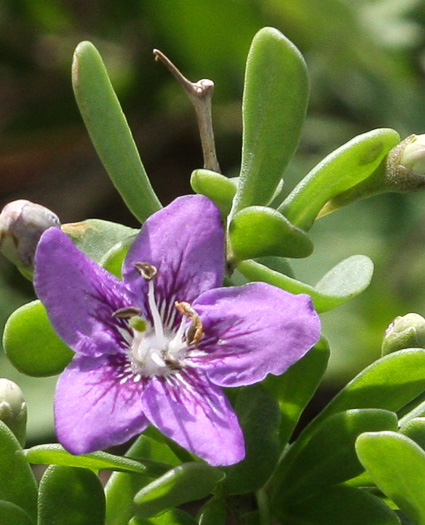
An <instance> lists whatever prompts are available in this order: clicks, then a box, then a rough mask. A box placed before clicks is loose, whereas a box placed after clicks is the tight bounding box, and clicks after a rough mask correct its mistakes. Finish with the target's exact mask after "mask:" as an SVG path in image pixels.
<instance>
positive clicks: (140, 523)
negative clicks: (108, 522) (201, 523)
mask: <svg viewBox="0 0 425 525" xmlns="http://www.w3.org/2000/svg"><path fill="white" fill-rule="evenodd" d="M120 523H123V522H120ZM196 523H197V522H196V520H195V519H194V518H192V516H191V515H190V514H188V513H187V512H184V511H183V510H180V509H171V510H169V511H166V512H164V513H163V514H161V516H157V517H155V518H140V517H138V516H135V517H134V518H133V519H131V520H130V521H129V522H128V525H196ZM217 525H218V524H217Z"/></svg>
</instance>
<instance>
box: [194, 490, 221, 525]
mask: <svg viewBox="0 0 425 525" xmlns="http://www.w3.org/2000/svg"><path fill="white" fill-rule="evenodd" d="M226 516H227V509H226V503H225V501H224V500H223V499H222V498H220V497H218V496H216V497H214V498H211V499H210V500H208V501H207V502H206V503H205V505H203V507H202V508H201V510H200V511H199V513H198V524H199V525H226Z"/></svg>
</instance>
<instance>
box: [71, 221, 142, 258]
mask: <svg viewBox="0 0 425 525" xmlns="http://www.w3.org/2000/svg"><path fill="white" fill-rule="evenodd" d="M62 230H63V231H64V232H65V233H66V234H67V235H68V237H69V238H70V239H71V240H72V241H73V243H74V244H75V245H76V246H77V247H78V248H79V249H80V250H81V251H82V252H84V253H85V254H86V255H87V256H88V257H90V259H93V260H94V261H96V262H97V263H98V264H100V263H101V261H102V260H103V259H104V257H105V253H107V252H108V251H109V250H110V249H111V248H113V247H114V246H115V245H116V244H117V243H119V242H122V241H123V240H126V239H128V238H130V239H132V238H134V236H135V235H136V233H137V232H138V230H136V229H134V228H129V227H128V226H123V225H122V224H117V223H115V222H110V221H103V220H101V219H87V220H85V221H82V222H74V223H70V224H64V225H62Z"/></svg>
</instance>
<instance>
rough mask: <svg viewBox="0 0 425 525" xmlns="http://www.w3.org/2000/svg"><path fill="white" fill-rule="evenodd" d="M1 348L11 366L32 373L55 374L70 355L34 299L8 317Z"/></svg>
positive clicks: (62, 367) (39, 374)
mask: <svg viewBox="0 0 425 525" xmlns="http://www.w3.org/2000/svg"><path fill="white" fill-rule="evenodd" d="M3 348H4V350H5V352H6V354H7V357H8V358H9V360H10V361H11V363H12V364H13V366H14V367H15V368H17V369H18V370H19V371H20V372H22V373H24V374H27V375H29V376H35V377H45V376H52V375H56V374H59V373H60V372H62V370H63V369H64V368H65V367H66V366H67V365H68V364H69V363H70V361H71V359H72V357H73V356H74V352H73V351H72V350H71V349H70V348H69V347H68V346H67V345H66V344H65V343H64V342H63V341H62V339H60V338H59V336H58V335H57V334H56V332H55V331H54V329H53V327H52V325H51V324H50V321H49V319H48V317H47V313H46V310H45V308H44V306H43V305H42V304H41V302H40V301H38V300H37V301H32V302H31V303H28V304H25V305H23V306H21V307H20V308H18V309H17V310H15V312H13V314H12V315H11V316H10V317H9V319H8V320H7V322H6V326H5V328H4V333H3Z"/></svg>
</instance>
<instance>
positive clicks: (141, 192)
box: [72, 42, 161, 222]
mask: <svg viewBox="0 0 425 525" xmlns="http://www.w3.org/2000/svg"><path fill="white" fill-rule="evenodd" d="M72 82H73V88H74V94H75V98H76V100H77V104H78V107H79V109H80V112H81V115H82V117H83V120H84V123H85V125H86V127H87V130H88V132H89V134H90V138H91V140H92V142H93V145H94V147H95V148H96V151H97V153H98V155H99V157H100V159H101V161H102V163H103V165H104V167H105V169H106V171H107V172H108V175H109V176H110V178H111V180H112V182H113V184H114V185H115V187H116V189H117V190H118V191H119V193H120V194H121V197H122V198H123V200H124V202H125V203H126V205H127V206H128V208H129V210H130V211H131V212H132V213H133V214H134V216H135V217H136V218H137V219H139V221H141V222H143V221H144V220H145V219H147V217H149V216H150V215H151V214H152V213H154V212H156V211H158V210H159V209H160V208H161V203H160V202H159V200H158V197H157V196H156V195H155V193H154V191H153V189H152V186H151V184H150V182H149V179H148V177H147V175H146V172H145V168H144V167H143V164H142V161H141V160H140V156H139V153H138V151H137V147H136V145H135V143H134V139H133V137H132V134H131V131H130V129H129V127H128V124H127V121H126V118H125V116H124V114H123V112H122V109H121V106H120V103H119V101H118V98H117V96H116V94H115V92H114V89H113V87H112V85H111V82H110V80H109V77H108V73H107V71H106V68H105V65H104V63H103V61H102V58H101V56H100V54H99V52H98V51H97V49H96V48H95V47H94V45H93V44H92V43H91V42H81V43H80V44H79V45H78V46H77V48H76V50H75V53H74V61H73V66H72Z"/></svg>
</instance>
